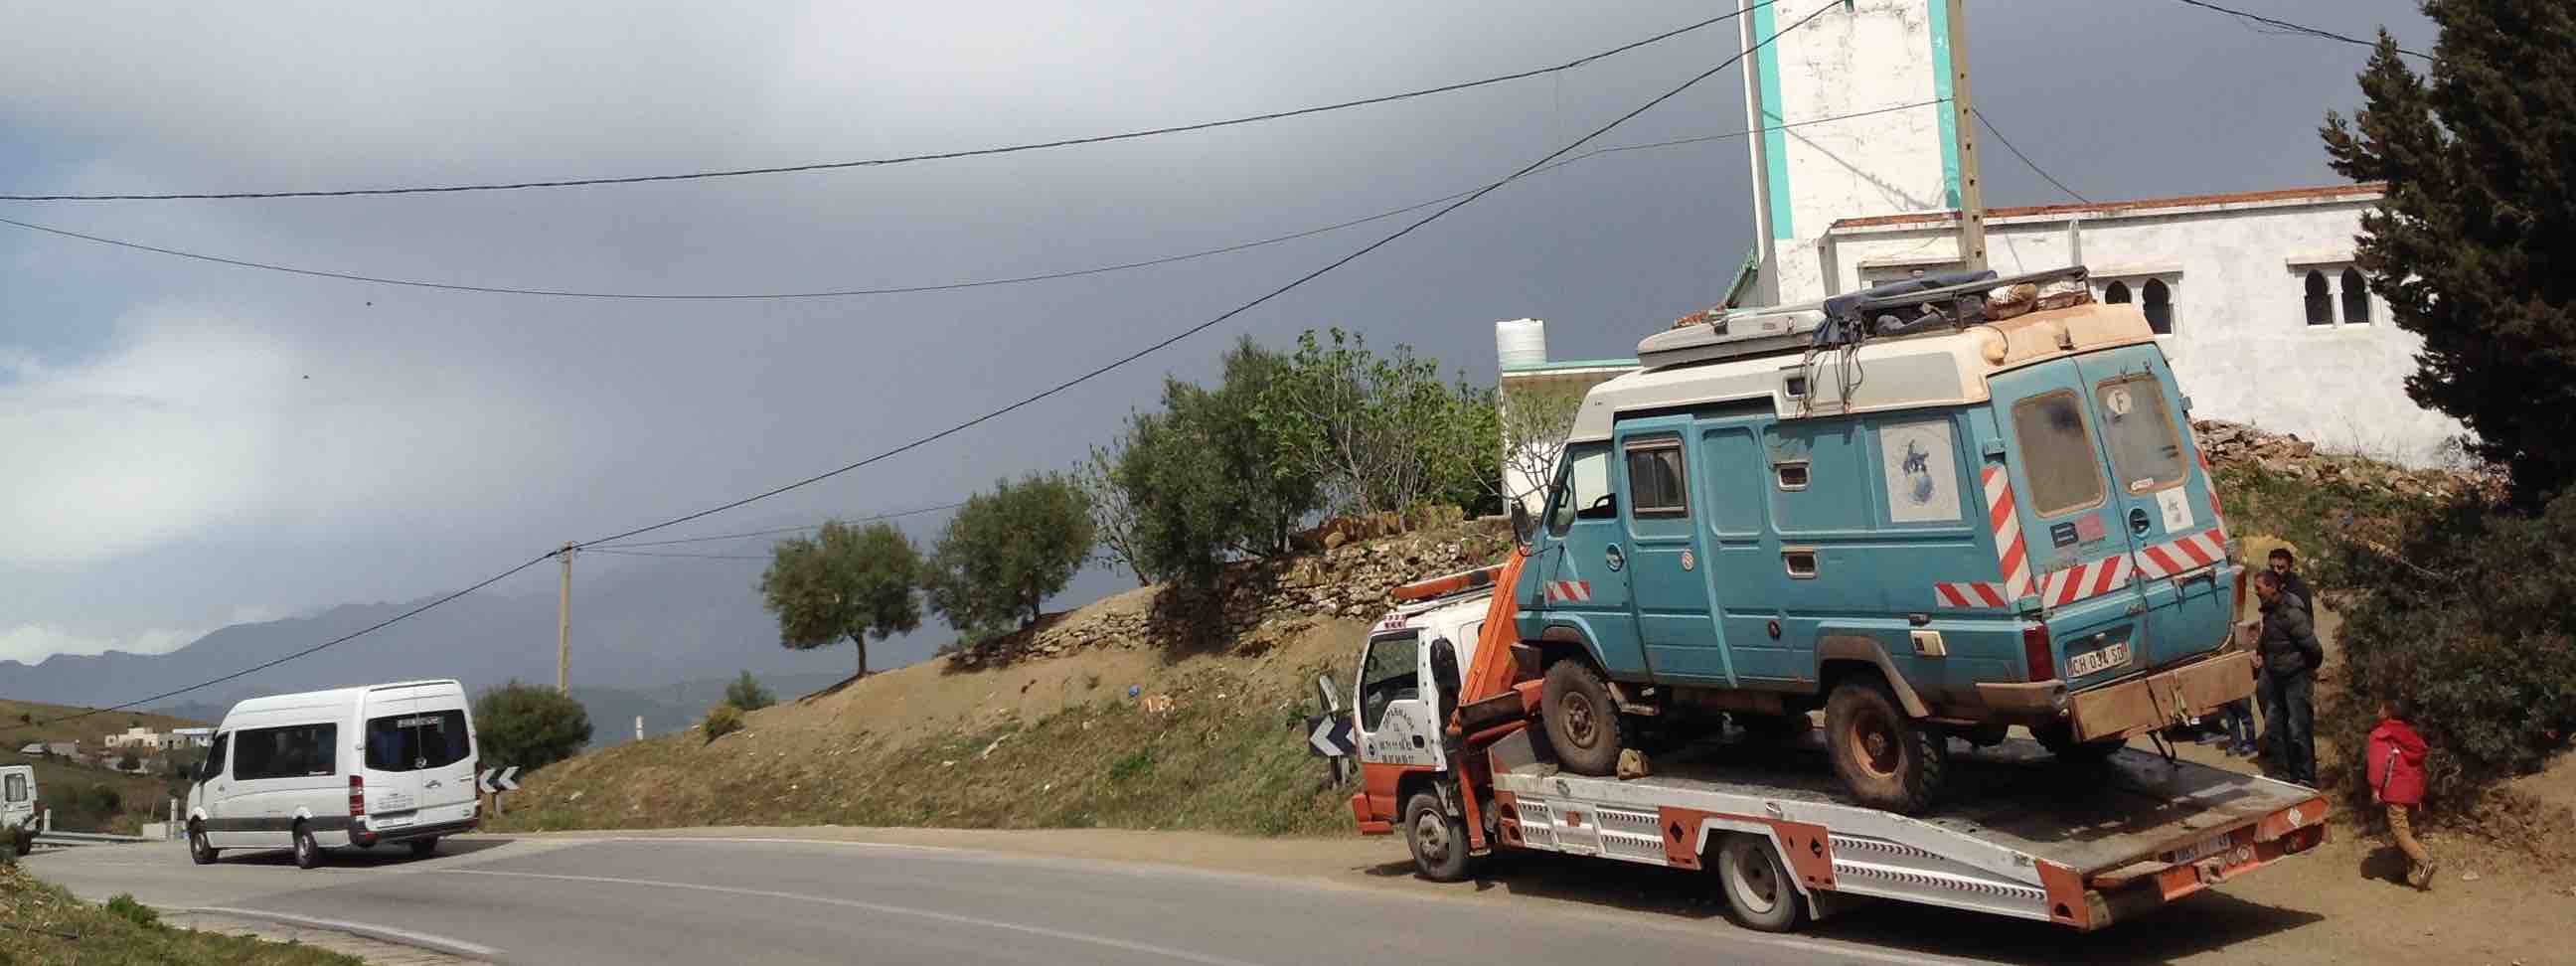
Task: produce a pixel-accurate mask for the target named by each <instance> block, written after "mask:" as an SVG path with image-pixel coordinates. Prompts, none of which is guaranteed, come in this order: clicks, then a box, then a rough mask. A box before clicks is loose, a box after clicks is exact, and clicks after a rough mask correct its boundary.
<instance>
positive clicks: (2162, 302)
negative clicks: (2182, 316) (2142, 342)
mask: <svg viewBox="0 0 2576 966" xmlns="http://www.w3.org/2000/svg"><path fill="white" fill-rule="evenodd" d="M2111 284H2113V285H2118V284H2120V283H2118V282H2113V283H2111ZM2140 296H2141V302H2142V304H2141V306H2140V307H2141V308H2143V309H2145V310H2146V313H2147V328H2150V329H2154V330H2156V334H2157V335H2172V334H2173V292H2172V291H2171V290H2170V289H2167V288H2165V283H2164V280H2163V279H2155V278H2151V279H2148V280H2147V284H2146V285H2145V286H2144V287H2143V290H2142V291H2141V292H2140Z"/></svg>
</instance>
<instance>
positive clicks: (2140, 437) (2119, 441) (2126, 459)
mask: <svg viewBox="0 0 2576 966" xmlns="http://www.w3.org/2000/svg"><path fill="white" fill-rule="evenodd" d="M2093 395H2094V399H2095V400H2096V401H2098V402H2100V403H2101V412H2102V442H2103V443H2104V444H2105V445H2106V446H2108V447H2109V448H2110V450H2111V468H2112V469H2113V470H2115V471H2118V473H2119V474H2120V486H2121V488H2122V489H2125V490H2127V491H2129V492H2131V493H2146V492H2150V491H2154V490H2161V489H2164V488H2166V487H2169V486H2172V485H2174V484H2176V483H2180V482H2182V477H2183V473H2184V471H2185V467H2184V463H2183V459H2182V436H2181V435H2180V434H2179V433H2177V432H2176V431H2175V430H2174V420H2173V414H2172V412H2171V411H2170V410H2167V409H2166V408H2165V392H2164V387H2162V386H2159V385H2157V383H2156V377H2155V376H2153V375H2149V374H2144V373H2141V374H2139V375H2134V376H2123V377H2120V378H2117V379H2106V380H2103V382H2102V384H2101V385H2100V386H2098V387H2095V389H2094V393H2093Z"/></svg>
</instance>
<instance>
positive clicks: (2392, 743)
mask: <svg viewBox="0 0 2576 966" xmlns="http://www.w3.org/2000/svg"><path fill="white" fill-rule="evenodd" d="M2414 717H2415V714H2414V709H2413V708H2412V707H2410V706H2409V704H2408V702H2407V701H2406V699H2404V698H2396V699H2392V700H2387V701H2382V702H2380V703H2379V724H2378V725H2377V726H2374V727H2372V728H2371V729H2370V750H2369V752H2368V754H2369V758H2368V760H2367V761H2366V762H2365V767H2364V773H2365V774H2366V775H2367V776H2368V777H2369V779H2370V798H2371V800H2372V801H2375V802H2378V803H2380V804H2382V805H2386V806H2388V833H2389V835H2390V836H2391V837H2393V838H2395V839H2396V840H2397V848H2398V849H2399V850H2400V851H2403V852H2405V853H2406V860H2407V862H2408V864H2409V865H2410V866H2411V868H2410V869H2408V871H2407V873H2406V882H2407V884H2408V885H2412V886H2414V887H2416V888H2418V889H2431V888H2433V872H2434V869H2435V868H2437V866H2436V865H2435V864H2434V862H2433V858H2432V856H2429V855H2426V854H2425V853H2424V846H2423V844H2422V843H2420V842H2417V841H2415V828H2414V821H2413V815H2412V813H2413V812H2414V811H2415V810H2416V809H2417V808H2419V807H2421V806H2422V805H2423V803H2424V752H2425V750H2426V748H2425V745H2424V736H2422V735H2419V734H2416V733H2415V726H2414V725H2412V724H2408V723H2407V722H2408V721H2409V720H2411V719H2412V718H2414Z"/></svg>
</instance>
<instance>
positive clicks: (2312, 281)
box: [2308, 268, 2334, 325]
mask: <svg viewBox="0 0 2576 966" xmlns="http://www.w3.org/2000/svg"><path fill="white" fill-rule="evenodd" d="M2308 324H2309V325H2333V324H2334V294H2333V293H2331V292H2328V291H2326V273H2324V272H2320V271H2317V270H2316V269H2313V268H2311V269H2308Z"/></svg>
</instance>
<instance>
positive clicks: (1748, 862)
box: [1717, 832, 1807, 932]
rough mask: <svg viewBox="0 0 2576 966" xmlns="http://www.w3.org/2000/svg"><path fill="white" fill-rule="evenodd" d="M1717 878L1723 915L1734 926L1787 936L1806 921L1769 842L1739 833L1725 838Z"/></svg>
mask: <svg viewBox="0 0 2576 966" xmlns="http://www.w3.org/2000/svg"><path fill="white" fill-rule="evenodd" d="M1717 878H1718V882H1719V884H1720V885H1721V886H1722V887H1723V888H1724V889H1725V890H1726V911H1727V914H1728V916H1729V917H1731V918H1733V919H1734V920H1735V922H1736V924H1737V925H1740V926H1743V927H1744V928H1746V929H1758V930H1761V931H1763V932H1788V931H1790V930H1793V929H1796V928H1798V926H1799V924H1800V923H1802V922H1804V921H1805V920H1806V918H1807V906H1806V901H1805V900H1804V899H1803V898H1801V897H1800V896H1799V895H1798V886H1797V884H1796V883H1794V882H1791V881H1790V880H1789V870H1788V869H1786V868H1783V867H1782V866H1781V864H1780V853H1779V852H1777V851H1775V850H1773V849H1772V848H1771V840H1769V839H1766V838H1762V837H1760V836H1756V835H1747V834H1744V833H1741V832H1738V833H1734V834H1731V835H1728V836H1727V837H1726V841H1725V842H1724V843H1722V844H1720V845H1719V846H1718V850H1717Z"/></svg>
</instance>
